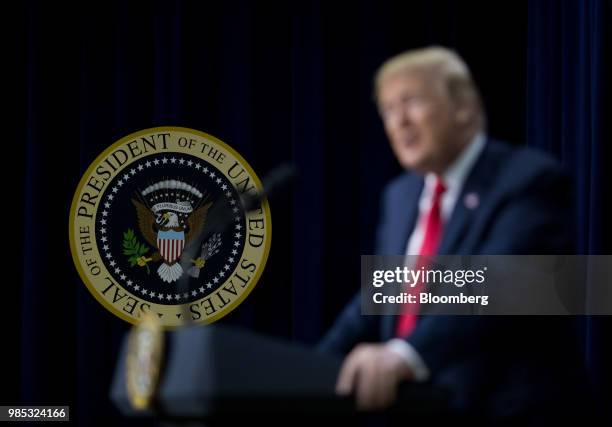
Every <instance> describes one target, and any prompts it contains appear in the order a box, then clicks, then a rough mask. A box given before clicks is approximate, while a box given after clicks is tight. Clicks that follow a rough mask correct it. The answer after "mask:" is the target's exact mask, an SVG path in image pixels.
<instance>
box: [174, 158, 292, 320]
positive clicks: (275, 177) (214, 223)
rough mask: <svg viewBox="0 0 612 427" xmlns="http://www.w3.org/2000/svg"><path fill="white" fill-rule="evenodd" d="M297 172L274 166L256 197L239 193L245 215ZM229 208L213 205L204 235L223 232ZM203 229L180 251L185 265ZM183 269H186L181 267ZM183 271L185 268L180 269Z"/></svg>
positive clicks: (182, 283)
mask: <svg viewBox="0 0 612 427" xmlns="http://www.w3.org/2000/svg"><path fill="white" fill-rule="evenodd" d="M297 175H298V174H297V169H296V167H295V166H294V165H292V164H290V163H285V164H282V165H280V166H277V167H276V168H274V169H273V170H272V171H270V172H269V173H268V174H267V175H266V177H265V178H264V179H263V182H262V184H263V189H262V191H261V192H259V193H256V194H243V195H242V196H241V197H240V202H241V204H242V208H243V210H244V211H245V212H250V211H253V210H255V209H258V208H259V207H260V206H261V203H263V202H264V201H265V200H266V199H267V198H268V197H270V196H272V195H274V194H278V193H279V192H281V191H284V190H285V189H286V188H287V187H289V185H290V184H292V183H293V181H294V180H295V179H296V178H297ZM229 209H230V207H229V206H228V204H227V202H226V200H225V198H222V199H221V200H220V201H218V202H216V203H215V204H214V205H213V206H212V208H211V209H210V211H209V212H208V215H207V223H208V227H206V228H207V229H208V231H207V233H206V234H207V235H212V234H215V233H221V232H223V231H224V230H225V229H226V228H227V227H228V226H229V225H230V224H233V222H234V220H233V216H232V215H227V212H228V211H229ZM204 237H205V236H204V228H202V230H201V231H200V233H199V235H197V236H195V237H194V239H193V240H192V244H190V245H189V247H187V248H185V250H183V254H182V255H181V259H182V260H185V261H184V262H185V264H188V263H189V262H190V260H191V259H194V258H196V256H195V255H196V252H197V251H198V250H199V249H200V246H201V245H202V241H203V240H204ZM183 267H186V266H183ZM184 270H185V271H187V268H184ZM189 278H190V277H189V275H188V274H184V275H183V276H181V278H180V279H179V280H178V284H177V288H178V289H179V292H180V293H181V294H183V293H187V292H188V290H189ZM187 307H188V303H183V304H181V313H182V317H183V322H184V323H183V326H189V325H190V324H191V317H190V316H189V310H188V308H187Z"/></svg>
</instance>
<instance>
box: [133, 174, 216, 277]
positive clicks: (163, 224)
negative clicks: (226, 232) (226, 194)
mask: <svg viewBox="0 0 612 427" xmlns="http://www.w3.org/2000/svg"><path fill="white" fill-rule="evenodd" d="M132 203H133V205H134V207H135V208H136V215H137V217H138V227H139V229H140V232H141V234H142V236H143V237H144V239H145V240H146V241H147V243H148V244H149V245H151V246H152V247H154V248H156V249H157V251H156V252H154V253H153V254H152V255H151V256H150V257H147V256H145V255H141V256H140V257H138V258H137V259H136V260H135V261H136V263H137V264H138V265H139V266H141V267H142V266H146V265H147V263H149V262H158V261H161V264H160V265H159V267H158V268H157V274H158V275H159V277H160V278H161V279H162V280H163V281H164V282H167V283H173V282H176V281H177V280H178V279H179V278H180V277H181V275H182V274H183V272H184V270H183V266H182V265H181V255H182V254H183V250H184V249H185V247H187V246H189V245H191V244H192V243H194V242H193V238H194V237H195V236H198V235H200V232H201V230H202V229H203V227H204V225H205V223H206V215H207V213H208V211H209V209H210V207H211V206H212V202H210V201H208V197H206V196H205V195H204V194H202V193H201V192H200V191H199V190H198V189H197V188H195V187H193V186H191V185H190V184H187V183H185V182H183V181H179V180H164V181H161V182H158V183H155V184H153V185H150V186H148V187H147V188H145V189H144V190H143V191H141V192H139V193H137V194H136V197H134V198H133V199H132ZM215 238H216V239H218V236H213V237H212V238H211V239H213V240H214V239H215ZM209 246H210V245H209ZM204 247H206V243H205V244H204V245H203V248H204ZM209 255H211V256H212V253H211V254H209ZM190 261H191V262H192V263H194V264H195V268H196V270H197V273H198V274H199V269H200V268H202V267H203V266H204V261H205V259H201V258H198V259H197V260H190ZM196 270H194V268H190V269H189V273H190V275H191V276H195V271H196Z"/></svg>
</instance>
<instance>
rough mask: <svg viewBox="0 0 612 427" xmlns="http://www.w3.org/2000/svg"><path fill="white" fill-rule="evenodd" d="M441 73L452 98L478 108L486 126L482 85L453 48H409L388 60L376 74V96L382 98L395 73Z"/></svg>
mask: <svg viewBox="0 0 612 427" xmlns="http://www.w3.org/2000/svg"><path fill="white" fill-rule="evenodd" d="M415 71H416V72H425V73H437V75H438V76H439V77H440V78H442V79H443V80H444V81H445V82H446V88H447V90H448V95H449V97H450V99H451V100H452V101H454V102H456V103H459V104H469V105H471V106H472V107H473V108H474V111H475V112H476V114H477V119H478V120H479V122H480V123H479V125H480V127H482V128H484V126H485V122H486V116H485V112H484V108H483V104H482V99H481V96H480V92H479V90H478V87H477V86H476V84H475V83H474V80H473V79H472V75H471V73H470V70H469V68H468V66H467V65H466V63H465V62H464V61H463V59H461V57H460V56H459V55H458V54H457V53H456V52H454V51H453V50H451V49H448V48H445V47H441V46H430V47H425V48H420V49H414V50H409V51H406V52H403V53H400V54H398V55H396V56H393V57H391V58H389V59H388V60H386V61H385V62H384V63H383V64H382V65H381V66H380V68H378V70H377V71H376V74H375V77H374V98H375V100H378V93H379V91H380V87H381V85H382V84H383V83H384V82H385V81H386V80H388V79H389V78H391V77H395V76H396V75H398V74H402V73H410V72H415Z"/></svg>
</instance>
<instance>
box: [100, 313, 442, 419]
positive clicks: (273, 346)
mask: <svg viewBox="0 0 612 427" xmlns="http://www.w3.org/2000/svg"><path fill="white" fill-rule="evenodd" d="M167 336H168V337H167V351H166V363H165V366H164V368H163V370H162V375H161V377H160V383H159V388H158V393H157V399H156V404H155V406H154V407H153V408H152V409H149V410H147V411H135V410H134V409H132V407H131V405H130V404H129V400H128V393H127V387H126V381H125V368H126V366H125V359H126V351H127V337H126V339H124V342H123V345H122V349H121V352H120V356H119V359H118V362H117V367H116V370H115V374H114V378H113V382H112V386H111V393H110V395H111V400H112V401H113V402H114V404H115V405H116V406H117V408H118V409H119V410H120V412H121V413H122V414H123V415H125V416H127V417H152V418H156V419H158V420H161V421H163V422H165V425H184V424H188V425H200V424H199V423H203V422H205V423H206V425H214V424H217V423H218V424H219V425H227V424H228V423H229V424H233V422H236V423H237V422H239V421H243V420H245V419H246V420H249V419H250V420H253V419H257V420H260V419H261V420H264V419H265V420H267V421H266V423H267V424H268V425H287V424H289V425H298V424H299V425H312V423H313V422H316V420H321V419H326V420H329V419H331V418H333V419H336V418H339V419H342V420H348V419H352V418H355V417H357V416H359V414H358V413H357V411H356V410H355V406H354V402H353V399H352V398H351V397H339V396H337V395H336V394H335V383H336V378H337V375H338V372H339V369H340V366H341V363H342V360H341V358H339V357H336V356H333V355H328V354H321V353H318V352H317V351H315V350H314V349H313V348H309V347H305V346H301V345H296V344H293V343H290V342H287V341H284V340H281V339H276V338H273V337H268V336H262V335H257V334H254V333H252V332H249V331H246V330H241V329H235V328H230V327H223V326H218V325H209V326H199V327H195V326H194V327H189V328H184V329H179V330H177V331H174V332H168V333H167ZM448 400H449V396H448V394H447V393H445V392H444V391H442V390H436V389H432V388H431V387H427V386H424V385H417V384H406V385H405V386H404V387H402V388H401V389H400V395H399V399H398V403H397V404H396V405H395V407H394V408H393V409H392V412H402V413H406V412H409V413H410V417H411V419H413V420H414V419H415V417H416V418H419V417H422V418H420V419H425V417H427V419H429V417H430V416H431V415H432V414H438V416H439V415H441V414H446V413H447V408H448ZM253 417H255V418H253Z"/></svg>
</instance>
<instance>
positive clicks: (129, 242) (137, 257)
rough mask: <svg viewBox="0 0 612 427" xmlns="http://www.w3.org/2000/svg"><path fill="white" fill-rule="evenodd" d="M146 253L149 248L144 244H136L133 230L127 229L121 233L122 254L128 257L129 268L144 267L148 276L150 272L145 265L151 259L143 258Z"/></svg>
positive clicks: (136, 240)
mask: <svg viewBox="0 0 612 427" xmlns="http://www.w3.org/2000/svg"><path fill="white" fill-rule="evenodd" d="M147 252H149V248H148V247H147V246H146V245H145V244H143V243H140V242H138V239H137V238H136V235H135V234H134V230H132V229H131V228H128V230H127V231H126V232H125V233H123V254H124V255H128V256H129V258H128V261H129V263H130V266H131V267H134V266H135V265H136V264H138V265H139V266H140V267H146V268H147V274H149V273H151V270H150V269H149V266H148V265H147V263H148V262H149V261H152V260H153V259H152V258H147V257H146V256H145V255H146V254H147Z"/></svg>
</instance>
